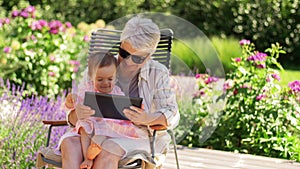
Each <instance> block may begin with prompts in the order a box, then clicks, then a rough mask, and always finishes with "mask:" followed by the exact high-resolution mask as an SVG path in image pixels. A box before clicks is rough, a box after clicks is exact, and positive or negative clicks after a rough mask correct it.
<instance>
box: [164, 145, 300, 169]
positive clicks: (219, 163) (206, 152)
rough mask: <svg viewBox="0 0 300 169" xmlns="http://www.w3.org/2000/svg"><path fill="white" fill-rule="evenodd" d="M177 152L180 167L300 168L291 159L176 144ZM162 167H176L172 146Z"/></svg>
mask: <svg viewBox="0 0 300 169" xmlns="http://www.w3.org/2000/svg"><path fill="white" fill-rule="evenodd" d="M171 147H173V146H171ZM177 152H178V158H179V165H180V169H300V163H297V162H294V161H291V160H284V159H278V158H269V157H263V156H255V155H250V154H239V153H233V152H226V151H219V150H211V149H204V148H187V147H184V146H178V147H177ZM162 169H176V161H175V156H174V151H173V149H172V148H171V150H170V152H169V153H168V154H167V158H166V161H165V163H164V166H163V167H162Z"/></svg>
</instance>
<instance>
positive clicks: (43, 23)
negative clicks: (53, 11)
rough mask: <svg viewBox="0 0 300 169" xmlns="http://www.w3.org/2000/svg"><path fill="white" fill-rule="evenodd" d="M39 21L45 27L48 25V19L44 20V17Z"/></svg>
mask: <svg viewBox="0 0 300 169" xmlns="http://www.w3.org/2000/svg"><path fill="white" fill-rule="evenodd" d="M38 22H39V24H40V25H41V26H43V27H44V26H47V25H48V23H47V21H45V20H43V19H41V20H39V21H38Z"/></svg>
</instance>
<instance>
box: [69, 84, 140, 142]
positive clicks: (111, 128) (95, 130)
mask: <svg viewBox="0 0 300 169" xmlns="http://www.w3.org/2000/svg"><path fill="white" fill-rule="evenodd" d="M84 86H85V87H84V88H80V89H79V90H78V91H79V93H78V96H79V97H78V99H79V100H78V101H79V102H80V103H82V102H83V98H84V92H85V91H92V89H93V88H94V87H93V83H92V82H91V81H88V82H87V83H86V85H84ZM94 91H95V90H94ZM110 94H115V95H124V93H123V92H122V91H121V89H120V88H119V87H118V86H114V88H113V90H112V92H111V93H110ZM80 128H83V129H84V130H85V132H86V133H87V134H93V135H101V136H107V137H127V138H140V137H142V135H139V134H138V133H139V132H138V128H137V127H136V126H135V125H134V124H132V122H131V121H129V120H119V119H110V118H100V117H89V118H87V119H83V120H78V121H77V123H76V127H75V128H74V129H73V131H72V132H76V133H79V129H80Z"/></svg>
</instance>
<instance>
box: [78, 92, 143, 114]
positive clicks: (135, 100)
mask: <svg viewBox="0 0 300 169" xmlns="http://www.w3.org/2000/svg"><path fill="white" fill-rule="evenodd" d="M142 101H143V99H142V98H139V97H129V96H121V95H112V94H103V93H98V92H85V96H84V102H83V104H84V105H86V106H89V107H91V108H92V109H93V110H95V114H94V116H95V117H102V118H112V119H120V120H129V119H128V118H127V117H126V116H125V115H124V114H123V109H124V108H129V107H130V106H136V107H139V108H141V105H142Z"/></svg>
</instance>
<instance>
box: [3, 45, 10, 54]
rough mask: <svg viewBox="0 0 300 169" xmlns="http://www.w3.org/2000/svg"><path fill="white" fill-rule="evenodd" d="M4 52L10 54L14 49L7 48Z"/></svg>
mask: <svg viewBox="0 0 300 169" xmlns="http://www.w3.org/2000/svg"><path fill="white" fill-rule="evenodd" d="M3 51H4V53H10V52H11V51H12V48H11V47H8V46H6V47H4V49H3Z"/></svg>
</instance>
